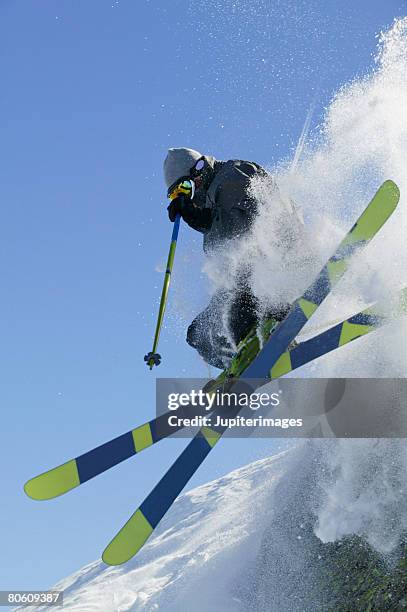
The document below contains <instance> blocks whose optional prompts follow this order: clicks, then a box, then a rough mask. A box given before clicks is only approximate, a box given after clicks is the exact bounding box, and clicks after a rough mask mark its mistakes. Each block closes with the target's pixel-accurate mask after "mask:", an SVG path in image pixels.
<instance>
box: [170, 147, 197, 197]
mask: <svg viewBox="0 0 407 612" xmlns="http://www.w3.org/2000/svg"><path fill="white" fill-rule="evenodd" d="M203 158H204V156H203V155H202V154H201V153H199V152H198V151H195V150H194V149H186V148H179V149H168V154H167V157H166V158H165V160H164V179H165V183H166V185H167V188H169V187H171V185H173V184H174V183H175V182H176V181H177V180H178V179H180V178H184V177H189V176H190V175H191V172H192V171H193V168H194V166H195V164H196V163H197V162H198V161H199V160H201V159H203Z"/></svg>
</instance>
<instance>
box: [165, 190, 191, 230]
mask: <svg viewBox="0 0 407 612" xmlns="http://www.w3.org/2000/svg"><path fill="white" fill-rule="evenodd" d="M192 207H193V204H192V201H191V199H190V198H188V197H187V196H185V195H179V196H178V197H177V198H174V199H173V200H172V202H171V204H170V205H169V206H168V208H167V210H168V216H169V218H170V221H172V223H174V221H175V219H176V217H177V215H181V217H182V216H183V215H184V213H185V212H187V211H188V210H190V209H191V208H192Z"/></svg>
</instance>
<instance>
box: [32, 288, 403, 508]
mask: <svg viewBox="0 0 407 612" xmlns="http://www.w3.org/2000/svg"><path fill="white" fill-rule="evenodd" d="M389 301H390V302H393V306H392V310H391V313H392V317H393V318H394V317H397V316H400V315H402V314H406V313H407V288H405V289H402V290H400V291H398V292H397V293H396V294H395V296H394V298H393V299H392V300H389V299H386V300H384V301H381V302H378V303H376V304H374V305H372V306H369V307H368V308H365V309H364V310H362V311H361V312H358V313H357V314H353V315H352V316H350V317H348V318H347V319H345V320H343V321H341V322H339V323H337V324H336V325H334V326H332V327H330V328H329V329H326V330H324V331H323V332H321V333H319V334H318V335H316V336H313V337H312V338H310V339H309V340H306V341H303V342H301V343H300V344H298V345H297V346H296V347H294V348H291V349H289V350H287V351H285V352H284V353H283V354H282V355H281V357H280V359H279V360H278V361H277V363H276V364H275V365H274V366H273V368H272V369H271V372H270V377H271V378H272V379H276V378H279V377H280V376H284V375H285V374H288V373H289V372H292V371H294V370H296V369H297V368H299V367H301V366H303V365H306V364H307V363H309V362H310V361H313V360H315V359H318V358H319V357H321V356H323V355H325V354H327V353H329V352H331V351H333V350H336V349H338V348H341V347H342V346H345V345H346V344H348V343H349V342H352V341H353V340H356V339H357V338H361V337H362V336H365V335H367V334H369V333H370V332H372V331H374V330H376V329H378V328H380V327H381V326H382V325H384V324H385V323H387V322H388V319H387V317H386V316H385V311H386V310H388V309H389ZM256 338H257V343H258V337H257V336H256ZM252 350H253V349H252ZM187 408H188V407H187ZM187 408H186V409H185V411H184V412H183V415H184V416H185V417H188V416H195V415H196V414H197V413H198V412H197V407H194V408H193V410H194V412H192V411H191V414H190V415H189V414H188V411H187ZM210 413H211V411H205V414H210ZM182 427H183V426H182V425H179V426H177V427H175V426H171V427H170V426H169V425H168V419H167V415H166V414H163V415H161V416H159V417H156V418H155V419H152V420H151V421H148V422H146V423H143V424H142V425H139V426H138V427H136V428H135V429H131V430H130V431H128V432H126V433H125V434H122V435H120V436H117V437H116V438H113V439H112V440H109V441H108V442H105V443H104V444H101V445H100V446H97V447H96V448H94V449H92V450H90V451H88V452H86V453H83V454H82V455H79V456H78V457H76V458H75V459H71V460H70V461H67V462H66V463H63V464H62V465H59V466H57V467H55V468H53V469H51V470H49V471H47V472H44V473H43V474H40V475H39V476H35V477H34V478H32V479H31V480H29V481H28V482H27V483H26V484H25V491H26V493H27V495H29V496H30V497H31V498H33V499H37V500H45V499H52V498H54V497H58V496H59V495H63V494H64V493H67V492H68V491H71V490H72V489H74V488H76V487H78V486H79V485H80V484H83V483H85V482H87V481H88V480H90V479H92V478H94V477H96V476H98V475H99V474H102V473H103V472H105V471H106V470H109V469H110V468H112V467H114V466H115V465H118V464H119V463H121V462H122V461H125V460H126V459H129V458H130V457H132V456H133V455H135V454H138V453H140V452H141V451H142V450H144V449H146V448H149V447H150V446H151V445H153V444H156V443H157V442H160V440H163V439H165V438H167V437H169V436H171V435H172V434H174V433H175V432H176V431H179V430H180V429H182Z"/></svg>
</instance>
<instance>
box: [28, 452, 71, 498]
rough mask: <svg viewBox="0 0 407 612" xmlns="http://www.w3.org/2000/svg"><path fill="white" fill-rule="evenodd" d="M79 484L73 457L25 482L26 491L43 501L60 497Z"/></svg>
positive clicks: (29, 495) (32, 496)
mask: <svg viewBox="0 0 407 612" xmlns="http://www.w3.org/2000/svg"><path fill="white" fill-rule="evenodd" d="M79 484H80V480H79V474H78V468H77V466H76V461H75V459H72V460H71V461H68V462H67V463H64V464H63V465H60V466H58V467H56V468H54V469H53V470H49V471H48V472H44V473H43V474H40V475H39V476H35V477H34V478H31V479H30V480H28V481H27V482H26V483H25V485H24V491H25V493H26V495H28V497H31V499H35V500H40V501H42V500H46V499H53V498H54V497H59V496H60V495H63V494H64V493H67V492H68V491H71V490H72V489H74V488H75V487H77V486H78V485H79Z"/></svg>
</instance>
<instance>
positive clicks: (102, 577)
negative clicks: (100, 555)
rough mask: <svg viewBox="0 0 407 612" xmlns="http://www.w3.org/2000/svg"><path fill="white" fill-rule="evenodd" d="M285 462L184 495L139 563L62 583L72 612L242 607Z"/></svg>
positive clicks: (258, 466)
mask: <svg viewBox="0 0 407 612" xmlns="http://www.w3.org/2000/svg"><path fill="white" fill-rule="evenodd" d="M284 462H285V453H282V454H280V455H277V456H275V457H271V458H268V459H265V460H261V461H257V462H255V463H252V464H250V465H248V466H246V467H243V468H241V469H238V470H236V471H234V472H231V473H230V474H228V475H226V476H224V477H222V478H220V479H218V480H215V481H213V482H210V483H208V484H206V485H203V486H201V487H198V488H197V489H194V490H193V491H190V492H188V493H186V494H185V495H182V496H181V497H179V498H178V499H177V501H176V502H175V504H174V506H173V508H172V509H171V511H170V512H169V513H168V514H167V516H166V517H165V518H164V519H163V521H162V522H161V524H160V525H159V527H158V528H157V531H156V534H155V535H154V536H153V537H152V538H151V539H150V540H149V541H148V543H147V544H146V545H145V547H144V548H143V549H142V550H141V551H140V554H139V555H137V556H136V558H134V559H133V560H132V561H130V562H129V563H127V564H126V565H124V566H122V567H116V568H112V567H108V566H106V565H105V564H104V563H103V562H101V561H97V562H95V563H92V564H90V565H87V566H86V567H84V568H83V569H81V570H80V571H78V572H77V573H76V574H73V575H72V576H70V577H69V578H66V579H65V580H63V581H62V582H60V583H59V584H57V585H55V589H57V590H62V591H63V592H64V610H70V611H71V610H72V611H73V610H75V611H77V612H88V611H89V612H91V611H92V612H94V611H101V612H102V611H103V612H119V611H121V612H124V611H125V610H126V611H128V610H132V611H136V610H143V611H153V610H165V611H166V612H172V611H173V612H175V611H177V612H179V611H180V610H194V612H207V611H208V610H222V611H223V612H228V611H232V610H233V611H234V612H236V611H237V610H240V609H242V608H241V603H240V601H239V589H240V588H241V586H242V585H244V584H245V582H246V580H247V575H248V573H250V571H251V568H252V567H253V566H254V564H255V560H256V557H257V554H258V550H259V547H260V541H261V537H262V532H263V530H262V525H266V524H267V523H269V522H270V513H271V510H272V502H271V500H269V497H270V496H272V494H273V489H274V486H275V484H276V483H277V482H278V480H279V478H280V476H281V474H282V473H283V471H284V468H283V465H284ZM44 609H45V608H43V607H35V608H31V610H44ZM48 609H49V608H48ZM243 609H244V608H243Z"/></svg>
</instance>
